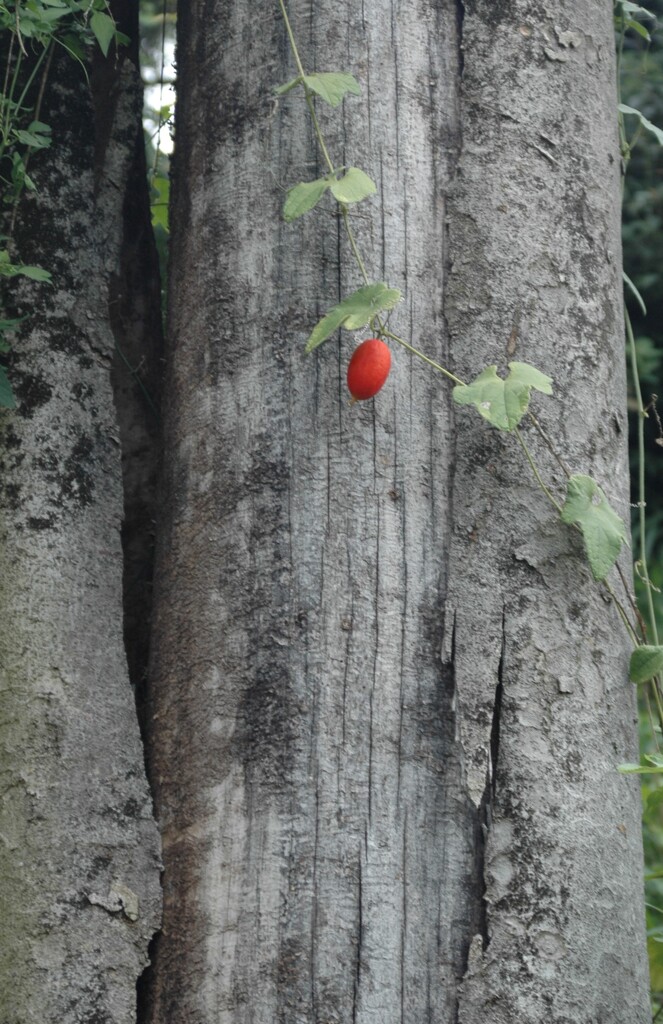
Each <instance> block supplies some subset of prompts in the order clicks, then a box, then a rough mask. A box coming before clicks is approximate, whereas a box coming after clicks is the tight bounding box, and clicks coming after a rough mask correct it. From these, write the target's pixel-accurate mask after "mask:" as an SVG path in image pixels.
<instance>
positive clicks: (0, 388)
mask: <svg viewBox="0 0 663 1024" xmlns="http://www.w3.org/2000/svg"><path fill="white" fill-rule="evenodd" d="M0 406H2V407H3V408H5V409H15V408H16V399H15V398H14V392H13V391H12V386H11V384H10V383H9V379H8V377H7V371H6V370H5V368H4V366H0Z"/></svg>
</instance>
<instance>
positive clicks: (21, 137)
mask: <svg viewBox="0 0 663 1024" xmlns="http://www.w3.org/2000/svg"><path fill="white" fill-rule="evenodd" d="M14 135H15V136H16V138H17V139H18V141H19V142H22V143H23V145H24V146H33V147H34V148H35V149H45V148H46V147H47V146H50V144H51V140H50V138H49V137H48V135H36V134H35V133H34V132H26V131H16V132H14Z"/></svg>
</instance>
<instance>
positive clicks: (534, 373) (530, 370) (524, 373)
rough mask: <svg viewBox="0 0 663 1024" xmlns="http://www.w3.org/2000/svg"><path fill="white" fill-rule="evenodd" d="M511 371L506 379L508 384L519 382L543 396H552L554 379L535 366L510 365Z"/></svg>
mask: <svg viewBox="0 0 663 1024" xmlns="http://www.w3.org/2000/svg"><path fill="white" fill-rule="evenodd" d="M509 370H510V371H511V372H510V373H509V376H508V377H507V379H506V381H507V384H508V383H509V381H512V380H513V381H518V382H519V383H520V384H525V385H526V386H527V387H529V388H534V389H535V390H536V391H540V392H541V394H543V395H552V393H553V390H552V377H548V376H546V374H545V373H541V371H540V370H537V368H536V367H535V366H530V364H529V363H509Z"/></svg>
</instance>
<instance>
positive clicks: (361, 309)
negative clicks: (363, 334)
mask: <svg viewBox="0 0 663 1024" xmlns="http://www.w3.org/2000/svg"><path fill="white" fill-rule="evenodd" d="M400 300H401V293H400V292H399V290H398V288H389V287H388V285H386V284H384V283H383V282H379V283H378V284H367V285H365V287H364V288H360V289H359V290H358V291H356V292H353V293H352V295H349V296H348V298H347V299H344V300H343V303H342V305H343V308H344V309H345V310H346V316H345V320H344V322H343V326H344V327H346V328H347V329H348V330H349V331H357V330H359V328H360V327H365V326H366V324H368V323H370V321H371V320H372V319H373V317H374V316H377V315H378V313H383V312H384V311H385V310H388V309H393V308H394V306H396V305H397V304H398V303H399V302H400Z"/></svg>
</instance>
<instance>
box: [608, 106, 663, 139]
mask: <svg viewBox="0 0 663 1024" xmlns="http://www.w3.org/2000/svg"><path fill="white" fill-rule="evenodd" d="M617 109H618V110H619V111H620V112H621V113H622V114H633V116H634V117H637V118H638V120H639V121H640V124H641V125H642V127H643V128H646V129H647V131H648V132H651V133H652V135H655V136H656V138H657V139H658V141H659V142H660V143H661V145H662V146H663V131H661V129H660V128H657V127H656V125H655V124H652V123H651V121H649V120H647V118H646V117H645V115H644V114H642V113H640V111H639V110H636V109H635V107H628V106H627V105H626V103H620V104H619V106H618V108H617Z"/></svg>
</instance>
